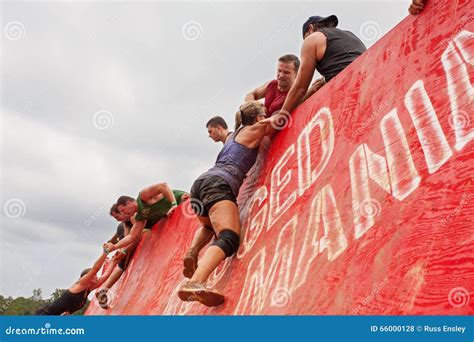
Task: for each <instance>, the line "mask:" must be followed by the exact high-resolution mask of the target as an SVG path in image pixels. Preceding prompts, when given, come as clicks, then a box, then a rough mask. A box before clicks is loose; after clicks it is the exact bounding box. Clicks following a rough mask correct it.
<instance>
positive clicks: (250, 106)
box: [235, 101, 265, 130]
mask: <svg viewBox="0 0 474 342" xmlns="http://www.w3.org/2000/svg"><path fill="white" fill-rule="evenodd" d="M259 114H265V107H264V105H263V104H262V103H261V102H259V101H248V102H245V103H244V104H242V105H240V107H239V110H238V111H237V113H235V129H236V130H237V129H239V128H240V126H249V125H253V124H254V123H255V121H256V119H257V116H258V115H259Z"/></svg>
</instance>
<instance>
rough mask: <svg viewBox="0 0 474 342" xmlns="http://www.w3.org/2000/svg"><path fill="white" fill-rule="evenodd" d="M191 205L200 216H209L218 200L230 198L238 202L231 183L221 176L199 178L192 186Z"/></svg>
mask: <svg viewBox="0 0 474 342" xmlns="http://www.w3.org/2000/svg"><path fill="white" fill-rule="evenodd" d="M190 195H191V206H192V208H193V210H194V212H195V213H196V215H198V216H205V217H208V216H209V210H211V207H212V206H213V205H214V204H216V203H217V202H220V201H224V200H229V201H232V202H235V203H237V200H236V198H235V196H234V194H233V193H232V189H231V188H230V186H229V184H227V182H226V181H225V180H224V179H223V178H222V177H219V176H208V177H206V178H204V179H198V180H196V181H195V182H194V184H193V186H192V187H191V194H190Z"/></svg>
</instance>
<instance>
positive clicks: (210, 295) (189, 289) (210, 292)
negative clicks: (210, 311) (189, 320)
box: [178, 281, 225, 306]
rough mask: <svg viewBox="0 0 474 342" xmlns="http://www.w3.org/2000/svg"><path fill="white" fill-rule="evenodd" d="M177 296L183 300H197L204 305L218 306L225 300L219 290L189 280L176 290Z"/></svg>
mask: <svg viewBox="0 0 474 342" xmlns="http://www.w3.org/2000/svg"><path fill="white" fill-rule="evenodd" d="M178 297H179V298H180V299H181V300H183V301H186V302H194V301H197V302H199V303H201V304H204V305H205V306H218V305H221V304H222V303H224V300H225V297H224V295H223V294H222V293H220V292H219V291H217V290H215V289H209V288H207V287H205V286H204V285H202V284H199V283H197V282H191V281H188V282H187V283H186V284H184V285H183V286H181V288H180V289H179V291H178Z"/></svg>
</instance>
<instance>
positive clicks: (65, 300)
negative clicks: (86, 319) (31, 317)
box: [36, 289, 90, 315]
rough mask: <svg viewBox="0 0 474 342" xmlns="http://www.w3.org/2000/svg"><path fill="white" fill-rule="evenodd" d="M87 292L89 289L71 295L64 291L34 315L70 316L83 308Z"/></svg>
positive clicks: (69, 292) (68, 291)
mask: <svg viewBox="0 0 474 342" xmlns="http://www.w3.org/2000/svg"><path fill="white" fill-rule="evenodd" d="M89 292H90V291H89V289H84V290H82V291H81V292H78V293H73V292H71V291H70V290H69V289H67V290H64V291H63V293H62V294H61V296H60V297H59V298H58V299H56V300H55V301H54V302H52V303H51V304H49V305H47V306H45V307H44V308H41V309H39V310H37V311H36V315H61V314H63V313H64V312H68V313H69V314H72V313H74V312H76V311H77V310H79V309H82V308H83V307H84V305H85V304H86V300H87V296H88V295H89Z"/></svg>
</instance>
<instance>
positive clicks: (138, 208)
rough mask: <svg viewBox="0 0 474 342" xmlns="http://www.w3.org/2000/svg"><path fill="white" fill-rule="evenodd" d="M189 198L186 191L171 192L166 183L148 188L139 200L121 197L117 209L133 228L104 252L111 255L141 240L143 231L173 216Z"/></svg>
mask: <svg viewBox="0 0 474 342" xmlns="http://www.w3.org/2000/svg"><path fill="white" fill-rule="evenodd" d="M188 198H189V195H188V194H187V193H186V192H185V191H181V190H171V189H170V187H169V186H168V184H166V183H158V184H153V185H150V186H148V187H146V188H145V189H143V190H142V191H140V193H139V194H138V197H137V199H134V198H132V197H129V196H120V197H119V198H118V200H117V207H118V209H119V211H120V212H121V213H123V214H124V215H126V216H129V217H130V221H131V222H132V224H133V226H132V229H131V230H130V233H129V234H128V235H127V236H125V237H124V238H123V239H122V240H120V241H119V242H118V243H116V244H112V243H110V242H107V243H105V244H104V250H105V251H107V252H109V253H110V252H112V251H115V250H117V249H119V248H125V247H127V246H128V245H130V244H132V243H133V242H134V241H137V240H139V239H140V236H141V233H142V231H143V229H151V228H152V227H153V226H154V225H155V224H156V223H157V222H158V221H159V220H160V219H162V218H164V217H168V216H171V215H172V214H173V212H174V211H175V209H176V208H177V207H178V205H179V204H180V203H181V202H183V201H185V200H187V199H188Z"/></svg>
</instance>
